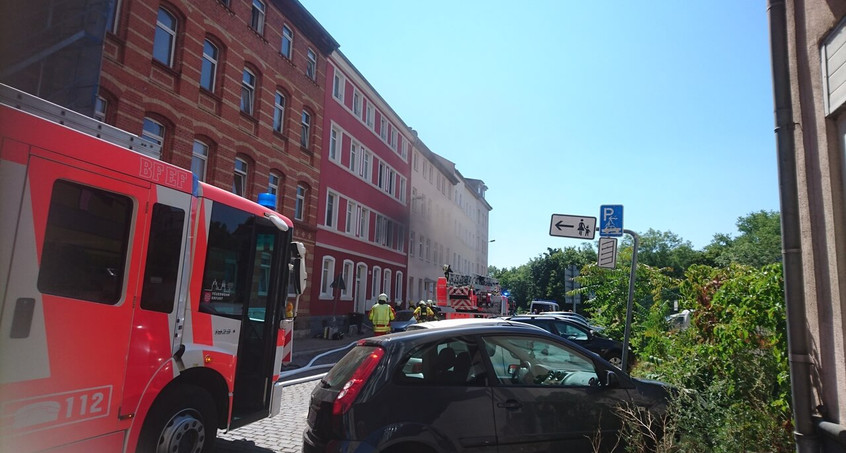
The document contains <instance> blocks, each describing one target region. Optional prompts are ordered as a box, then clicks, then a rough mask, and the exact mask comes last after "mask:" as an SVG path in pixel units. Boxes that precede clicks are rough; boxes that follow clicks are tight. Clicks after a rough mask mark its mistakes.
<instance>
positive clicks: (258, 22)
mask: <svg viewBox="0 0 846 453" xmlns="http://www.w3.org/2000/svg"><path fill="white" fill-rule="evenodd" d="M266 16H267V5H265V4H264V2H263V1H261V0H253V3H252V6H251V8H250V28H252V29H253V30H255V32H256V33H258V34H260V35H264V20H265V17H266Z"/></svg>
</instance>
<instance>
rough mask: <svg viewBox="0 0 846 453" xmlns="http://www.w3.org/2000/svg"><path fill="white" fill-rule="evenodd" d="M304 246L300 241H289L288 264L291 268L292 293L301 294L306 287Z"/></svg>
mask: <svg viewBox="0 0 846 453" xmlns="http://www.w3.org/2000/svg"><path fill="white" fill-rule="evenodd" d="M305 255H306V248H305V245H304V244H303V243H302V242H292V243H291V263H290V264H289V265H288V267H289V269H290V270H291V283H292V285H293V287H294V288H293V289H294V293H296V294H302V293H303V292H305V289H306V278H307V277H308V272H306V260H305Z"/></svg>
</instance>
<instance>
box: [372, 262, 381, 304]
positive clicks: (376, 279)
mask: <svg viewBox="0 0 846 453" xmlns="http://www.w3.org/2000/svg"><path fill="white" fill-rule="evenodd" d="M381 292H382V268H381V267H379V266H373V279H372V281H371V285H370V297H371V298H373V300H374V301H375V300H376V298H378V297H379V293H381Z"/></svg>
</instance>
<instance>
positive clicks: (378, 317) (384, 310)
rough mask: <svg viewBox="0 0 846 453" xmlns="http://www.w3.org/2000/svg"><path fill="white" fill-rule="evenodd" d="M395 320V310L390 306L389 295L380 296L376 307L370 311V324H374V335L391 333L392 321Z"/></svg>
mask: <svg viewBox="0 0 846 453" xmlns="http://www.w3.org/2000/svg"><path fill="white" fill-rule="evenodd" d="M393 320H394V309H393V307H391V306H390V305H388V295H387V294H385V293H382V294H379V299H378V300H377V301H376V305H374V306H373V308H371V309H370V322H372V323H373V335H374V336H379V335H385V334H386V333H388V332H390V331H391V321H393Z"/></svg>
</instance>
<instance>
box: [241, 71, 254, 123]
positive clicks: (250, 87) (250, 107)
mask: <svg viewBox="0 0 846 453" xmlns="http://www.w3.org/2000/svg"><path fill="white" fill-rule="evenodd" d="M257 80H258V79H257V78H256V75H255V73H254V72H253V71H251V70H250V69H249V68H244V72H243V73H242V76H241V111H242V112H244V113H246V114H247V115H250V116H253V114H254V113H255V100H256V85H257Z"/></svg>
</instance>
